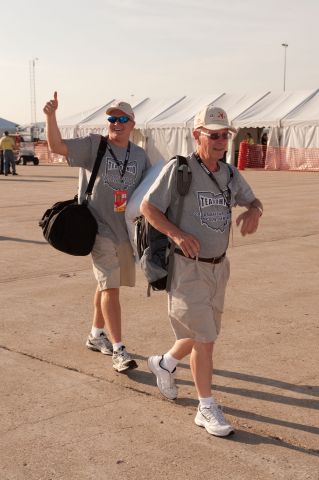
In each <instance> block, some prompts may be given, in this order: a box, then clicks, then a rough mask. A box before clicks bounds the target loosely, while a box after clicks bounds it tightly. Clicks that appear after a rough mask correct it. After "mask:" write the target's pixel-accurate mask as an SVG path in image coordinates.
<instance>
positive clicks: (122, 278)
mask: <svg viewBox="0 0 319 480" xmlns="http://www.w3.org/2000/svg"><path fill="white" fill-rule="evenodd" d="M91 254H92V262H93V273H94V275H95V278H96V280H97V283H98V288H99V290H100V291H102V290H106V289H108V288H119V287H124V286H125V287H134V285H135V261H134V255H133V250H132V246H131V244H130V242H125V243H121V244H115V243H114V242H113V241H112V240H111V239H109V238H107V237H102V236H101V235H97V236H96V239H95V243H94V247H93V250H92V252H91Z"/></svg>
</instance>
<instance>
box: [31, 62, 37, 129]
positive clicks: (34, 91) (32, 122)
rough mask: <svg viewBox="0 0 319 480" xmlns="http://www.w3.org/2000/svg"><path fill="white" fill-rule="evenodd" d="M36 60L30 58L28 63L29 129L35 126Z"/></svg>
mask: <svg viewBox="0 0 319 480" xmlns="http://www.w3.org/2000/svg"><path fill="white" fill-rule="evenodd" d="M38 60H39V59H38V58H32V60H30V61H29V70H30V102H31V128H32V127H33V129H34V128H36V124H37V104H36V89H35V62H37V61H38Z"/></svg>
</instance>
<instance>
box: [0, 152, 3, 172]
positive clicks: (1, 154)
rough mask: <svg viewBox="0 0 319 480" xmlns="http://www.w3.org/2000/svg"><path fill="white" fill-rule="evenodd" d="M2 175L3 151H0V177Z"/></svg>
mask: <svg viewBox="0 0 319 480" xmlns="http://www.w3.org/2000/svg"><path fill="white" fill-rule="evenodd" d="M3 174H4V160H3V151H2V150H0V175H3Z"/></svg>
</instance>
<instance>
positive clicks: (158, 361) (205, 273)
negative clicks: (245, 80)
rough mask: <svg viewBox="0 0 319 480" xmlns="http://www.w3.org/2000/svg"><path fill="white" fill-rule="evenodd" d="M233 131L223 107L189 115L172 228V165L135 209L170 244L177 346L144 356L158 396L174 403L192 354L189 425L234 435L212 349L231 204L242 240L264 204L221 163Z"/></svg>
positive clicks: (172, 315) (218, 324) (226, 270)
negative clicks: (182, 364)
mask: <svg viewBox="0 0 319 480" xmlns="http://www.w3.org/2000/svg"><path fill="white" fill-rule="evenodd" d="M235 132H236V131H235V129H234V128H232V126H231V125H230V124H229V122H228V118H227V115H226V112H225V111H224V110H222V109H221V108H217V107H213V106H208V107H206V108H204V110H202V111H201V112H199V113H198V114H197V115H196V116H195V119H194V131H193V136H194V139H195V143H196V151H195V152H194V153H192V154H191V155H189V156H188V158H187V160H188V165H189V168H190V170H191V172H192V181H191V186H190V189H189V192H188V194H187V195H186V196H185V197H184V204H183V210H182V216H181V219H180V222H179V225H178V226H176V216H177V204H178V193H177V188H176V176H177V172H176V170H177V161H176V160H172V161H171V162H169V163H168V164H167V165H166V166H165V167H164V168H163V170H162V172H161V174H160V176H159V178H158V179H157V181H156V182H155V183H154V184H153V185H152V186H151V188H150V189H149V191H148V192H147V194H146V196H145V197H144V200H143V202H142V205H141V211H142V213H143V214H144V215H145V217H146V218H147V220H148V221H149V222H150V223H151V224H152V225H153V226H154V227H155V228H156V229H157V230H160V231H161V232H163V233H164V234H165V235H167V236H168V237H169V238H170V239H171V240H172V241H173V242H174V244H175V246H176V248H175V253H174V257H173V260H174V264H173V275H172V281H171V287H170V291H169V292H168V315H169V319H170V322H171V326H172V328H173V331H174V334H175V338H176V341H175V343H174V345H173V347H172V348H171V349H170V350H169V351H168V352H166V353H165V354H164V355H155V356H152V357H149V359H148V367H149V369H150V371H151V372H152V373H154V375H155V376H156V379H157V386H158V388H159V390H160V392H161V393H162V395H163V396H164V397H166V398H168V399H170V400H174V399H175V398H177V393H178V392H177V387H176V384H175V371H176V367H177V365H178V362H179V361H180V360H182V359H183V358H184V357H185V356H186V355H189V354H190V364H191V370H192V375H193V379H194V382H195V387H196V390H197V394H198V398H199V406H198V410H197V414H196V417H195V423H196V425H198V426H201V427H204V428H206V430H207V431H208V432H209V433H210V434H212V435H216V436H227V435H229V434H230V433H232V432H233V427H232V426H231V425H230V423H229V422H228V421H227V420H226V419H225V417H224V415H223V413H222V411H221V409H220V407H219V406H218V404H217V402H216V401H215V400H214V399H213V397H212V394H211V382H212V354H213V347H214V343H215V341H216V339H217V336H218V334H219V331H220V327H221V316H222V312H223V308H224V297H225V290H226V284H227V281H228V278H229V261H228V258H227V256H226V251H227V247H228V242H229V233H230V227H231V214H232V207H234V206H235V205H241V206H243V207H246V211H245V212H244V213H242V214H241V215H239V217H238V218H237V221H236V223H237V225H238V226H240V227H241V233H242V235H246V234H251V233H254V232H256V230H257V227H258V223H259V218H260V216H261V214H262V204H261V202H260V201H259V200H258V199H257V198H256V197H255V195H254V193H253V192H252V190H251V188H250V187H249V185H248V184H247V182H246V181H245V179H244V178H243V177H242V176H241V175H240V173H239V172H238V170H237V169H236V168H235V167H231V166H229V165H227V164H225V163H224V162H223V161H221V159H222V158H223V155H224V152H225V151H226V150H227V145H228V140H229V138H230V137H231V134H232V133H235Z"/></svg>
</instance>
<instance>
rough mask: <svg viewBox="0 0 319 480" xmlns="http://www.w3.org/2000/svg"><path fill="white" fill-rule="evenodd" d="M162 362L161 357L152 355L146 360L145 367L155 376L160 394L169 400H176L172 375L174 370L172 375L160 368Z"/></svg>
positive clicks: (175, 389)
mask: <svg viewBox="0 0 319 480" xmlns="http://www.w3.org/2000/svg"><path fill="white" fill-rule="evenodd" d="M162 360H163V355H154V356H153V357H149V358H148V360H147V365H148V368H149V370H150V371H151V372H152V373H154V375H155V376H156V382H157V386H158V389H159V391H160V392H161V394H162V395H163V396H164V397H166V398H168V399H169V400H175V399H176V398H177V387H176V384H175V375H174V374H175V371H176V368H175V369H174V370H173V372H172V373H171V372H169V371H168V370H166V369H165V368H164V367H162V365H161V363H162Z"/></svg>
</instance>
